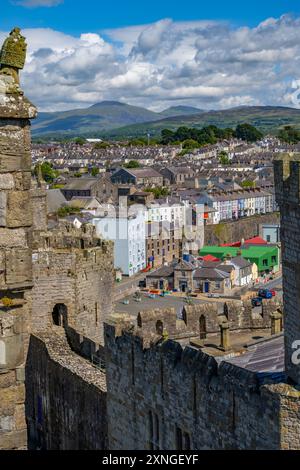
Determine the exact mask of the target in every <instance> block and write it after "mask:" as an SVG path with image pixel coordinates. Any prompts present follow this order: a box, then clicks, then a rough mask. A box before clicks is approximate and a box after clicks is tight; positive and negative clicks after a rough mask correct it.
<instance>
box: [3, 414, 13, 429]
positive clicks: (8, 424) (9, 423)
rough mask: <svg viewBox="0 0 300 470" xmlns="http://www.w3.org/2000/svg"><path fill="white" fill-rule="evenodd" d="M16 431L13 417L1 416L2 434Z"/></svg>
mask: <svg viewBox="0 0 300 470" xmlns="http://www.w3.org/2000/svg"><path fill="white" fill-rule="evenodd" d="M13 429H14V418H13V416H0V432H9V431H12V430H13Z"/></svg>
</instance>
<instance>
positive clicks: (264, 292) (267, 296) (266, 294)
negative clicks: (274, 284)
mask: <svg viewBox="0 0 300 470" xmlns="http://www.w3.org/2000/svg"><path fill="white" fill-rule="evenodd" d="M258 297H262V298H263V299H272V297H273V295H272V292H271V291H270V290H269V289H259V291H258Z"/></svg>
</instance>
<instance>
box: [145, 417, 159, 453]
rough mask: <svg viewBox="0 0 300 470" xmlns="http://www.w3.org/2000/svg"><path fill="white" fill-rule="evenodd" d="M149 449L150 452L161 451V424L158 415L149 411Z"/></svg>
mask: <svg viewBox="0 0 300 470" xmlns="http://www.w3.org/2000/svg"><path fill="white" fill-rule="evenodd" d="M148 419H149V447H150V450H159V449H160V445H159V432H160V429H159V428H160V423H159V418H158V416H157V414H156V413H153V412H152V411H149V415H148Z"/></svg>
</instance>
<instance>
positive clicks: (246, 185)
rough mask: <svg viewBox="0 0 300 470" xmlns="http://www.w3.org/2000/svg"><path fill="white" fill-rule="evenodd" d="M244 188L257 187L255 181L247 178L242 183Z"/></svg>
mask: <svg viewBox="0 0 300 470" xmlns="http://www.w3.org/2000/svg"><path fill="white" fill-rule="evenodd" d="M241 186H242V188H255V181H251V180H245V181H242V183H241Z"/></svg>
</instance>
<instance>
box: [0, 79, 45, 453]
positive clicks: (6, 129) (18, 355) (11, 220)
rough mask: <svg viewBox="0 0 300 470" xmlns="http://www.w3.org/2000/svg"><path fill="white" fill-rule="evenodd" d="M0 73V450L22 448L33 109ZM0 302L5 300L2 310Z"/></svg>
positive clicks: (28, 293) (29, 276)
mask: <svg viewBox="0 0 300 470" xmlns="http://www.w3.org/2000/svg"><path fill="white" fill-rule="evenodd" d="M12 80H13V79H12V77H9V76H6V75H4V74H2V73H1V72H0V449H23V448H26V445H27V439H26V423H25V414H24V397H25V385H24V362H25V357H26V349H27V344H28V313H29V311H30V306H31V300H30V289H31V287H32V263H31V233H30V227H31V223H32V209H31V200H30V184H31V138H30V119H32V118H34V117H35V115H36V109H35V107H34V106H33V105H32V104H31V103H30V102H29V101H28V100H27V99H26V98H25V97H24V95H23V94H22V93H20V92H19V89H18V88H15V87H13V86H12ZM3 298H7V299H9V300H8V302H10V303H11V305H9V304H5V303H3V302H2V299H3Z"/></svg>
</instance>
